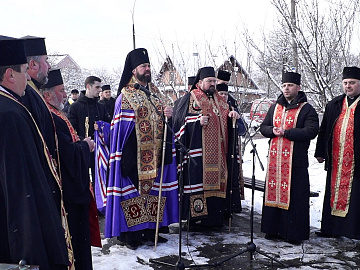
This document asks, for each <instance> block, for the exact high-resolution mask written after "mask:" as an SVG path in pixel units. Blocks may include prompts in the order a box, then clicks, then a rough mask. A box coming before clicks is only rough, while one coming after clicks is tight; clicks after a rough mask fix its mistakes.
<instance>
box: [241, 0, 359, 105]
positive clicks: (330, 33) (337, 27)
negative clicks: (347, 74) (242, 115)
mask: <svg viewBox="0 0 360 270" xmlns="http://www.w3.org/2000/svg"><path fill="white" fill-rule="evenodd" d="M292 1H293V4H294V3H295V4H296V9H295V17H294V14H292V13H291V5H290V0H272V4H273V6H274V7H275V9H276V10H277V13H278V14H279V17H278V22H277V26H276V27H275V28H274V30H273V31H271V32H270V33H264V34H263V38H262V41H261V42H256V41H255V40H253V39H252V37H251V36H250V35H249V32H248V31H247V29H244V31H243V35H242V40H243V41H244V44H245V45H246V48H247V50H248V52H249V54H250V55H251V57H252V60H253V62H254V63H255V64H256V66H257V67H258V68H259V70H260V73H259V74H258V78H260V80H259V84H260V85H262V87H264V89H268V94H269V96H270V97H274V96H276V94H279V93H280V84H279V82H280V81H281V73H282V71H283V70H287V71H290V70H296V71H297V72H299V73H301V74H302V88H303V90H304V91H305V92H306V93H307V94H308V97H309V99H310V100H311V101H312V102H313V103H314V104H315V105H316V106H317V107H318V108H319V110H324V109H325V105H326V103H327V101H328V100H329V99H332V98H333V97H335V96H337V95H339V94H340V93H342V88H341V85H340V83H341V74H342V70H343V67H345V66H353V65H354V66H359V64H360V55H359V51H358V49H357V48H358V47H359V42H358V40H356V39H358V37H359V32H355V30H356V29H358V28H357V27H356V26H358V25H359V20H358V18H359V2H358V1H357V0H348V1H338V0H332V1H331V0H326V1H325V0H322V1H320V0H306V1H305V0H298V1H294V0H292ZM293 44H295V46H296V47H295V51H296V53H295V54H294V50H293ZM259 75H260V76H259Z"/></svg>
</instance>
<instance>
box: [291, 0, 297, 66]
mask: <svg viewBox="0 0 360 270" xmlns="http://www.w3.org/2000/svg"><path fill="white" fill-rule="evenodd" d="M295 5H296V0H291V22H292V28H293V34H292V49H293V61H294V67H293V68H294V69H295V70H294V71H295V72H297V71H298V66H299V60H298V53H297V44H296V37H295V35H296V13H295V10H296V8H295Z"/></svg>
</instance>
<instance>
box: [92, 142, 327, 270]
mask: <svg viewBox="0 0 360 270" xmlns="http://www.w3.org/2000/svg"><path fill="white" fill-rule="evenodd" d="M267 142H268V139H257V140H254V143H255V144H256V148H257V150H258V153H259V157H260V159H261V162H262V163H263V165H264V167H265V170H266V166H267V159H266V155H267V150H268V143H267ZM315 143H316V139H315V140H313V141H312V142H311V146H310V149H309V164H310V165H309V175H310V185H311V191H315V192H319V193H320V196H319V197H315V198H313V197H312V198H310V215H311V226H312V227H316V228H319V227H320V218H321V211H322V201H323V194H324V187H325V177H326V173H325V171H324V170H323V164H319V163H318V162H317V161H316V159H315V158H314V157H313V156H314V151H315ZM250 150H251V145H247V147H246V149H245V154H244V157H243V159H244V163H243V172H244V176H246V177H251V176H252V154H251V153H250ZM255 168H256V170H255V177H256V179H260V180H264V179H265V171H262V170H261V169H260V166H259V162H258V160H256V163H255ZM245 196H246V199H245V201H243V203H242V205H243V207H244V208H249V209H250V204H251V190H250V189H248V188H245ZM262 196H263V193H262V192H258V191H256V192H255V212H257V213H261V208H262V200H263V197H262ZM165 237H166V238H167V239H168V240H169V241H168V242H167V243H165V244H160V245H158V247H157V250H156V251H154V248H153V247H149V246H142V247H140V248H138V249H137V250H135V251H134V250H130V249H128V248H126V247H122V246H119V245H114V246H111V247H110V252H109V254H103V253H102V252H101V249H100V248H93V249H92V254H93V266H94V270H118V269H119V270H120V269H153V268H151V267H150V266H147V265H144V262H145V263H147V262H148V261H149V258H159V257H163V256H168V255H175V256H176V255H177V254H178V235H177V234H169V235H166V236H165ZM224 237H225V238H224V243H227V244H228V243H233V242H234V239H232V238H231V234H228V235H227V236H224ZM227 237H228V238H227ZM240 238H241V237H240ZM243 238H244V239H239V238H237V239H236V241H237V242H239V241H240V242H243V243H246V241H247V240H248V238H246V237H243ZM102 241H103V245H104V244H107V243H108V240H107V239H104V240H102ZM189 241H190V244H191V245H190V246H189V247H187V246H185V241H183V247H182V250H183V252H187V251H188V248H189V249H190V251H191V253H192V256H193V258H194V259H195V260H196V262H197V263H199V264H201V263H206V262H207V259H206V258H203V257H200V256H197V255H198V254H199V253H198V251H196V247H200V246H202V245H204V244H206V243H207V242H209V241H211V239H210V238H208V237H206V236H203V235H201V234H198V235H196V236H195V237H191V239H190V240H189ZM187 253H188V252H187ZM304 269H313V268H304Z"/></svg>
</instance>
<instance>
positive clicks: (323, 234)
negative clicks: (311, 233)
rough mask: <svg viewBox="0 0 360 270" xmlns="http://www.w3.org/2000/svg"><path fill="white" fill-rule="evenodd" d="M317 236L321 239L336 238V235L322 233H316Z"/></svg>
mask: <svg viewBox="0 0 360 270" xmlns="http://www.w3.org/2000/svg"><path fill="white" fill-rule="evenodd" d="M315 234H316V235H317V236H319V237H324V238H336V236H335V235H333V234H330V233H325V232H322V231H315Z"/></svg>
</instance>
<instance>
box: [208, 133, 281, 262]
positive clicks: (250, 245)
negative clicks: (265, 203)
mask: <svg viewBox="0 0 360 270" xmlns="http://www.w3.org/2000/svg"><path fill="white" fill-rule="evenodd" d="M250 141H251V145H252V147H253V148H252V150H251V151H250V153H252V155H253V159H252V178H251V180H252V181H251V211H250V242H248V243H247V247H246V248H245V249H244V250H242V251H240V252H238V253H235V254H233V255H231V256H229V257H228V258H226V259H224V260H222V261H220V262H217V263H215V264H209V266H213V265H215V267H217V266H220V265H221V264H223V263H224V262H227V261H229V260H231V259H233V258H235V257H237V256H239V255H241V254H243V253H245V252H250V261H252V260H253V255H254V253H255V252H257V253H259V254H261V255H263V256H265V257H267V258H269V259H270V260H271V261H275V262H277V263H279V264H281V265H282V266H284V267H288V266H287V265H286V264H284V263H282V262H281V261H279V260H277V259H275V258H274V257H271V256H270V255H268V254H267V253H265V252H263V251H260V250H259V249H258V248H257V246H256V245H255V243H254V194H255V157H257V158H258V160H259V163H260V166H261V169H262V170H264V166H263V165H262V163H261V160H260V159H259V155H258V152H257V150H256V144H254V143H253V141H252V140H250Z"/></svg>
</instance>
